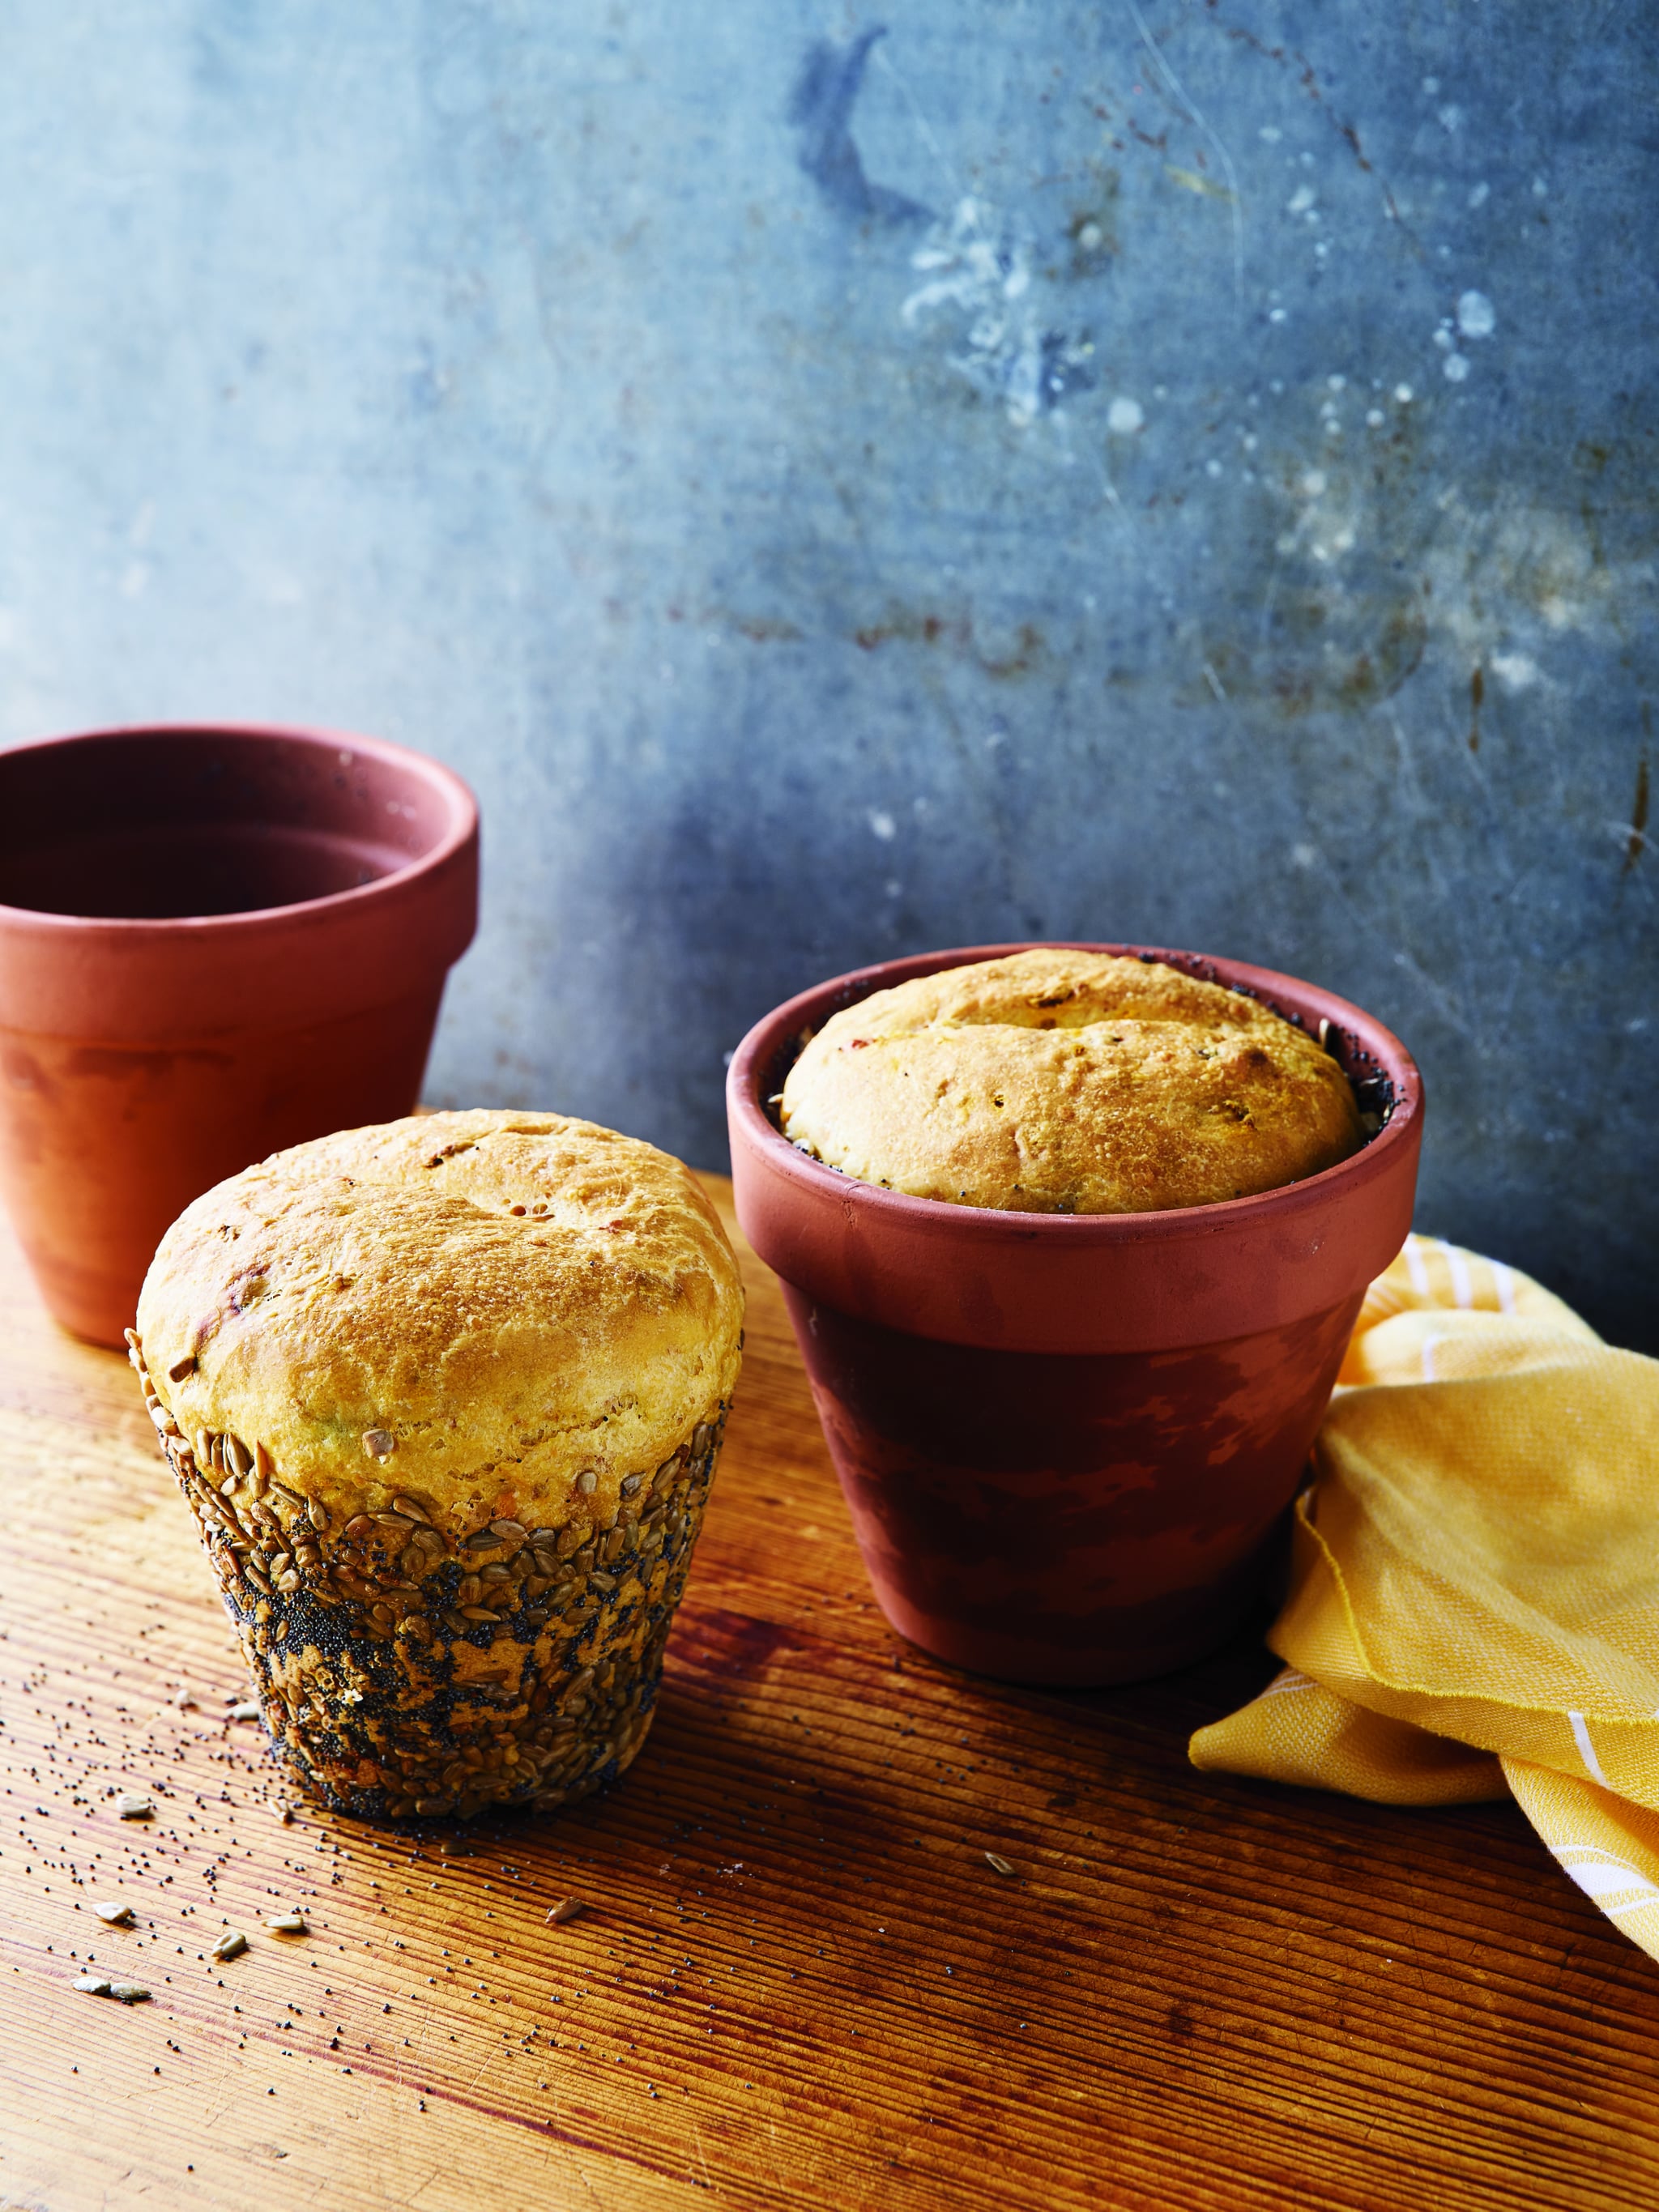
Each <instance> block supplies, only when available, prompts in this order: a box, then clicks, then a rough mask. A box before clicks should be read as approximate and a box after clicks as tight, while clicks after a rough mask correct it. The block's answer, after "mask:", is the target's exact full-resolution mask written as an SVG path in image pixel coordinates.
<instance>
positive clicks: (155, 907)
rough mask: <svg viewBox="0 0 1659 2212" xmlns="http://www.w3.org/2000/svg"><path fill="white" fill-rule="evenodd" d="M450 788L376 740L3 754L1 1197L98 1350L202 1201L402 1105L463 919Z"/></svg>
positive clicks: (303, 733) (472, 810)
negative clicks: (281, 1155) (165, 1245)
mask: <svg viewBox="0 0 1659 2212" xmlns="http://www.w3.org/2000/svg"><path fill="white" fill-rule="evenodd" d="M477 878H478V816H477V806H476V805H474V803H473V799H472V795H471V793H470V792H469V791H468V790H467V788H466V787H465V784H464V783H462V781H460V779H459V777H458V776H456V775H452V774H451V773H450V771H449V770H448V769H446V768H441V767H440V766H439V764H438V763H436V762H435V761H431V760H427V759H425V758H423V757H422V756H421V755H420V754H418V753H411V752H406V751H404V750H403V748H402V747H401V746H398V745H391V744H384V743H382V742H381V741H380V740H379V739H376V738H360V737H347V736H343V735H340V734H338V733H337V732H330V731H321V730H297V729H256V728H240V727H235V726H228V727H220V726H215V727H212V728H207V727H192V726H184V727H180V726H168V727H167V728H158V729H131V730H100V731H95V732H90V733H89V734H87V735H85V736H77V737H64V738H48V739H46V741H45V742H44V743H41V744H28V745H22V746H19V747H17V748H16V749H15V750H11V751H9V752H5V753H0V1188H3V1192H4V1196H5V1200H6V1202H7V1204H8V1206H9V1208H10V1211H11V1215H12V1218H13V1221H14V1222H15V1225H16V1228H17V1232H18V1236H19V1237H20V1239H21V1243H22V1245H23V1249H24V1251H25V1252H26V1254H27V1257H28V1261H29V1264H30V1266H31V1267H32V1268H33V1272H34V1276H35V1279H36V1281H37V1282H38V1283H39V1284H40V1290H41V1292H42V1294H43V1296H44V1297H45V1298H46V1304H48V1305H49V1306H50V1307H51V1309H52V1312H53V1313H54V1314H55V1315H56V1316H57V1317H58V1320H59V1321H60V1322H63V1324H64V1327H65V1328H70V1329H73V1330H74V1331H75V1332H76V1334H77V1335H79V1336H86V1337H90V1338H91V1339H92V1340H94V1342H96V1343H100V1344H116V1345H118V1344H119V1343H120V1342H121V1340H122V1335H121V1332H122V1330H123V1328H125V1326H126V1325H127V1323H128V1322H131V1319H132V1317H133V1311H134V1309H135V1306H136V1304H137V1297H138V1286H139V1285H140V1283H141V1282H142V1281H143V1276H144V1270H145V1268H146V1267H148V1266H149V1261H150V1256H151V1255H152V1253H153V1252H154V1251H155V1246H156V1243H157V1242H158V1240H159V1239H160V1237H161V1232H162V1231H163V1230H164V1229H165V1228H166V1227H167V1224H168V1223H169V1222H170V1221H172V1220H173V1218H175V1216H176V1215H178V1214H179V1213H180V1212H183V1210H184V1208H185V1206H187V1205H188V1204H189V1203H190V1201H191V1199H192V1198H195V1197H196V1196H197V1195H198V1194H199V1193H201V1192H202V1191H204V1190H206V1189H207V1188H209V1187H210V1185H211V1184H213V1183H216V1182H220V1181H221V1180H222V1178H223V1177H224V1176H228V1175H233V1174H234V1173H235V1171H236V1170H238V1169H239V1168H243V1167H246V1166H247V1165H248V1164H249V1163H250V1162H251V1161H253V1160H257V1159H262V1158H264V1156H265V1155H266V1154H267V1153H268V1152H277V1151H280V1150H281V1149H283V1147H284V1146H289V1145H295V1144H299V1143H301V1141H302V1140H303V1139H306V1138H308V1137H319V1136H323V1135H325V1134H326V1133H328V1132H329V1131H330V1130H331V1129H337V1128H347V1127H355V1126H357V1125H359V1124H362V1123H364V1122H369V1121H395V1120H396V1119H397V1118H398V1115H403V1114H406V1113H408V1112H409V1111H410V1108H411V1107H412V1106H413V1105H414V1103H415V1102H416V1095H417V1093H418V1091H419V1089H420V1084H421V1077H422V1071H423V1070H424V1068H425V1066H426V1056H427V1051H428V1047H429V1046H430V1044H431V1042H432V1031H433V1026H434V1024H435V1022H436V1019H437V1014H438V1002H439V1000H440V998H441V995H442V992H443V986H444V977H445V975H446V973H447V969H448V968H449V966H450V964H451V963H452V962H453V961H455V960H456V959H458V958H459V957H460V955H461V953H462V952H463V951H465V949H466V946H467V945H468V944H469V943H470V942H471V938H472V933H473V931H474V929H475V927H477Z"/></svg>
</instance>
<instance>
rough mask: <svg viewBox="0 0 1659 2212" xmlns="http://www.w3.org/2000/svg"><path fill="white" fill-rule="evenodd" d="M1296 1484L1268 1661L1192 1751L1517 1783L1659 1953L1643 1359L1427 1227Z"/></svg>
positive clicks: (1396, 1277)
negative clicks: (1278, 1670)
mask: <svg viewBox="0 0 1659 2212" xmlns="http://www.w3.org/2000/svg"><path fill="white" fill-rule="evenodd" d="M1314 1474H1315V1479H1314V1481H1313V1483H1312V1485H1311V1486H1310V1488H1309V1489H1308V1490H1307V1491H1306V1492H1304V1494H1303V1496H1302V1497H1301V1498H1300V1499H1298V1501H1297V1507H1296V1518H1295V1525H1294V1534H1293V1539H1292V1544H1293V1549H1292V1560H1291V1588H1290V1595H1289V1597H1288V1598H1287V1600H1286V1601H1285V1607H1284V1609H1283V1611H1282V1612H1281V1613H1280V1614H1279V1619H1278V1620H1276V1621H1275V1622H1274V1624H1273V1629H1272V1631H1271V1632H1270V1633H1269V1636H1268V1638H1267V1640H1268V1643H1269V1644H1270V1645H1271V1646H1272V1648H1273V1650H1274V1651H1275V1652H1277V1653H1278V1655H1279V1657H1280V1658H1281V1659H1283V1660H1284V1661H1285V1669H1284V1672H1283V1673H1282V1674H1279V1676H1278V1678H1277V1679H1276V1680H1274V1681H1273V1682H1271V1683H1270V1684H1269V1685H1268V1686H1267V1689H1266V1690H1264V1691H1263V1692H1262V1693H1261V1696H1260V1697H1259V1698H1256V1699H1254V1700H1253V1702H1252V1703H1251V1704H1249V1705H1246V1706H1245V1707H1244V1708H1243V1711H1239V1712H1237V1713H1234V1714H1232V1715H1231V1717H1229V1718H1228V1719H1226V1720H1223V1721H1218V1722H1216V1723H1214V1724H1213V1726H1212V1727H1210V1728H1206V1729H1200V1730H1199V1731H1198V1733H1197V1735H1194V1738H1193V1740H1192V1743H1191V1745H1190V1747H1189V1749H1190V1755H1191V1758H1192V1760H1193V1764H1194V1765H1195V1766H1200V1767H1210V1768H1225V1769H1230V1770H1231V1771H1233V1772H1235V1773H1242V1774H1255V1775H1261V1776H1265V1777H1267V1778H1268V1779H1270V1780H1273V1781H1277V1782H1295V1783H1301V1784H1304V1785H1307V1786H1310V1787H1312V1788H1316V1789H1326V1790H1346V1791H1347V1792H1348V1793H1349V1795H1351V1796H1357V1797H1370V1798H1375V1799H1377V1800H1379V1801H1381V1802H1383V1803H1385V1804H1395V1805H1447V1804H1455V1803H1462V1802H1468V1801H1470V1800H1472V1799H1475V1798H1482V1797H1501V1796H1504V1794H1505V1792H1506V1791H1508V1792H1510V1793H1512V1794H1513V1796H1514V1797H1515V1799H1516V1802H1517V1803H1518V1804H1519V1805H1520V1807H1521V1808H1522V1811H1523V1812H1524V1813H1525V1814H1526V1815H1527V1817H1528V1820H1530V1821H1531V1822H1532V1824H1533V1826H1534V1827H1535V1828H1536V1829H1537V1831H1538V1832H1539V1834H1540V1835H1541V1837H1542V1838H1543V1839H1544V1841H1545V1843H1546V1844H1547V1845H1548V1846H1549V1848H1550V1850H1552V1851H1553V1853H1554V1855H1555V1857H1556V1858H1557V1859H1558V1861H1559V1863H1560V1864H1561V1866H1562V1867H1563V1868H1564V1869H1565V1871H1566V1872H1567V1873H1568V1874H1570V1875H1571V1876H1572V1878H1573V1880H1574V1881H1576V1882H1577V1884H1578V1885H1579V1887H1580V1888H1582V1889H1583V1890H1584V1891H1585V1893H1587V1894H1588V1895H1589V1896H1590V1897H1591V1898H1593V1899H1595V1902H1596V1904H1597V1905H1600V1906H1601V1910H1602V1911H1604V1912H1605V1913H1606V1914H1607V1916H1608V1917H1609V1918H1610V1919H1611V1920H1612V1921H1613V1923H1614V1925H1615V1926H1617V1927H1619V1928H1622V1929H1624V1931H1625V1933H1626V1935H1627V1936H1631V1937H1632V1938H1633V1939H1634V1940H1635V1942H1638V1943H1639V1944H1641V1946H1642V1948H1644V1950H1645V1951H1647V1952H1649V1953H1650V1954H1651V1955H1652V1956H1653V1957H1655V1958H1659V1361H1655V1360H1652V1359H1644V1358H1642V1357H1641V1356H1640V1354H1638V1353H1637V1352H1616V1351H1614V1350H1613V1349H1612V1347H1611V1346H1607V1345H1605V1344H1603V1343H1602V1341H1601V1339H1600V1338H1599V1337H1598V1336H1597V1335H1596V1334H1595V1331H1594V1329H1592V1328H1589V1326H1588V1325H1587V1324H1586V1323H1585V1322H1582V1321H1580V1320H1579V1318H1578V1316H1577V1315H1576V1314H1575V1313H1573V1312H1572V1311H1571V1309H1570V1308H1569V1307H1567V1306H1565V1305H1564V1304H1562V1303H1561V1301H1560V1300H1559V1298H1556V1297H1552V1296H1551V1295H1550V1293H1549V1292H1548V1291H1546V1290H1543V1289H1542V1288H1541V1287H1540V1285H1538V1284H1536V1283H1534V1282H1532V1281H1530V1280H1529V1279H1528V1278H1527V1277H1526V1276H1524V1275H1522V1274H1521V1273H1518V1272H1517V1271H1516V1270H1515V1269H1513V1268H1509V1267H1503V1266H1502V1265H1500V1264H1499V1263H1498V1261H1493V1260H1484V1259H1482V1258H1480V1255H1478V1254H1476V1253H1473V1252H1466V1251H1463V1250H1461V1249H1459V1248H1458V1247H1457V1246H1455V1245H1452V1244H1446V1243H1441V1242H1439V1241H1437V1240H1436V1239H1433V1238H1430V1237H1409V1238H1408V1239H1407V1243H1406V1248H1405V1249H1404V1251H1403V1252H1402V1253H1401V1255H1400V1257H1399V1259H1397V1260H1396V1261H1395V1263H1394V1265H1393V1266H1392V1267H1390V1268H1389V1270H1388V1272H1387V1273H1385V1274H1383V1275H1381V1276H1379V1277H1378V1278H1377V1279H1376V1282H1375V1283H1373V1284H1372V1285H1371V1287H1370V1291H1369V1293H1368V1294H1367V1296H1366V1299H1365V1304H1364V1309H1363V1310H1362V1311H1361V1314H1360V1316H1359V1321H1358V1326H1357V1327H1356V1328H1355V1331H1354V1334H1353V1339H1352V1342H1351V1343H1350V1345H1349V1346H1348V1351H1347V1354H1346V1358H1345V1359H1344V1362H1343V1365H1342V1370H1341V1374H1340V1377H1339V1379H1338V1385H1337V1390H1336V1395H1335V1396H1334V1399H1333V1401H1332V1403H1331V1407H1330V1411H1329V1412H1328V1414H1327V1415H1326V1418H1325V1423H1324V1426H1323V1427H1322V1429H1321V1431H1320V1433H1319V1440H1318V1443H1317V1444H1316V1447H1315V1470H1314Z"/></svg>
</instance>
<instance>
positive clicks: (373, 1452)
mask: <svg viewBox="0 0 1659 2212" xmlns="http://www.w3.org/2000/svg"><path fill="white" fill-rule="evenodd" d="M363 1449H364V1450H365V1451H366V1452H367V1453H368V1455H369V1457H370V1458H371V1459H390V1458H391V1456H392V1453H393V1452H394V1451H396V1450H397V1449H398V1439H397V1437H394V1436H393V1435H392V1431H391V1430H390V1429H365V1430H364V1431H363Z"/></svg>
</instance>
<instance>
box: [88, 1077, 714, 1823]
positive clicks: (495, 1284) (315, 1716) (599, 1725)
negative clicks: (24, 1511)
mask: <svg viewBox="0 0 1659 2212" xmlns="http://www.w3.org/2000/svg"><path fill="white" fill-rule="evenodd" d="M742 1322H743V1292H742V1289H741V1285H740V1283H739V1280H738V1270H737V1263H736V1261H735V1260H734V1259H733V1257H732V1250H731V1248H730V1246H729V1244H728V1243H727V1242H726V1237H725V1234H724V1232H723V1231H722V1230H721V1228H720V1222H719V1219H718V1218H717V1217H716V1215H715V1214H714V1210H713V1208H712V1206H710V1205H709V1203H708V1199H707V1198H706V1197H705V1196H704V1194H703V1193H702V1189H701V1188H700V1187H699V1186H698V1184H697V1183H696V1180H695V1178H694V1177H693V1176H691V1175H690V1172H689V1171H688V1170H686V1169H684V1167H682V1166H681V1165H680V1164H679V1163H678V1161H677V1160H673V1159H671V1158H668V1157H667V1156H666V1155H665V1154H664V1153H662V1152H657V1151H655V1150H654V1149H653V1147H652V1146H649V1145H645V1144H641V1143H639V1142H638V1141H636V1140H635V1139H631V1138H628V1137H623V1136H619V1135H617V1134H616V1133H614V1132H612V1131H611V1130H607V1129H601V1128H598V1127H594V1126H593V1125H592V1123H589V1122H585V1121H568V1120H566V1119H564V1118H563V1117H562V1116H559V1115H537V1114H514V1113H507V1112H495V1111H476V1112H469V1113H447V1114H437V1115H428V1116H422V1117H419V1118H415V1119H411V1120H408V1121H398V1122H393V1123H391V1124H389V1125H387V1126H385V1127H373V1128H368V1129H358V1130H352V1131H349V1132H347V1133H344V1134H342V1135H339V1136H336V1137H331V1138H328V1139H322V1140H320V1141H319V1142H316V1143H313V1144H309V1145H302V1146H297V1147H295V1149H293V1150H292V1151H289V1152H282V1153H278V1154H277V1155H276V1156H275V1157H274V1158H271V1159H269V1160H266V1161H264V1163H262V1164H261V1165H259V1166H258V1167H256V1168H251V1169H249V1170H246V1172H245V1173H243V1174H241V1175H239V1176H232V1177H231V1178H230V1179H229V1180H228V1182H222V1183H221V1184H219V1185H218V1186H217V1187H216V1188H214V1189H213V1190H210V1191H209V1192H208V1193H207V1194H205V1195H204V1197H202V1198H200V1199H198V1200H197V1201H196V1202H195V1203H194V1204H193V1205H192V1206H190V1207H189V1208H187V1209H186V1211H185V1213H184V1214H183V1215H182V1216H181V1217H180V1218H179V1220H178V1221H177V1222H176V1223H175V1224H174V1225H173V1227H172V1228H171V1229H170V1230H169V1231H167V1235H166V1237H163V1239H162V1241H161V1247H160V1249H159V1250H158V1251H157V1253H156V1255H155V1261H154V1263H153V1265H152V1267H151V1268H150V1271H149V1276H148V1278H147V1279H146V1281H145V1284H144V1288H143V1296H142V1297H141V1299H140V1302H139V1309H138V1327H137V1330H136V1331H135V1332H134V1333H133V1338H132V1358H133V1362H134V1364H135V1366H137V1369H138V1371H139V1374H140V1376H141V1379H142V1381H143V1387H144V1391H145V1395H146V1400H147V1402H148V1403H149V1410H150V1413H151V1415H152V1418H153V1419H154V1420H155V1425H156V1427H157V1429H158V1431H159V1432H160V1435H161V1442H162V1446H163V1449H164V1450H165V1451H166V1454H167V1459H168V1461H169V1462H170V1464H171V1465H172V1467H173V1472H174V1474H176V1475H177V1477H178V1480H179V1484H180V1486H181V1487H182V1489H183V1490H184V1492H185V1497H186V1498H187V1499H188V1500H189V1502H190V1504H191V1509H192V1510H193V1511H194V1513H195V1516H196V1518H197V1525H198V1527H199V1529H200V1532H201V1534H202V1537H203V1541H204V1543H205V1544H206V1547H207V1550H208V1554H209V1557H210V1560H211V1561H212V1564H213V1567H214V1571H215V1573H216V1576H217V1577H218V1581H219V1585H220V1589H221V1591H222V1595H223V1597H224V1601H225V1605H226V1607H227V1610H228V1613H229V1614H230V1616H231V1619H232V1620H233V1621H234V1624H235V1626H236V1629H237V1632H238V1634H239V1635H240V1638H241V1641H242V1645H243V1649H244V1650H245V1652H246V1656H247V1659H248V1662H249V1665H250V1666H251V1668H252V1671H253V1674H254V1676H255V1680H256V1681H257V1684H258V1692H259V1699H260V1704H261V1708H262V1711H263V1713H264V1720H265V1723H266V1726H267V1728H268V1729H269V1731H270V1737H271V1740H272V1742H273V1743H274V1744H275V1746H276V1748H277V1750H278V1751H279V1752H280V1753H282V1754H283V1758H284V1759H286V1760H287V1762H288V1763H289V1766H290V1767H291V1768H292V1769H293V1771H294V1772H295V1775H296V1776H297V1777H298V1778H300V1779H301V1781H302V1782H304V1783H306V1784H308V1785H309V1786H311V1787H313V1788H314V1789H315V1790H318V1791H319V1794H320V1795H321V1796H323V1797H325V1799H326V1800H327V1802H329V1803H330V1804H331V1805H332V1806H334V1807H335V1808H337V1809H338V1810H340V1811H343V1812H346V1813H350V1814H356V1815H359V1816H361V1817H364V1818H368V1819H378V1818H392V1819H398V1818H403V1817H406V1816H409V1815H410V1814H422V1815H425V1814H457V1815H459V1817H461V1818H464V1819H465V1818H467V1817H470V1816H471V1815H472V1814H476V1813H477V1812H479V1811H481V1810H482V1809H483V1808H484V1807H486V1806H500V1805H512V1804H531V1805H534V1806H536V1807H538V1808H544V1809H547V1808H555V1807H557V1806H559V1805H563V1804H568V1803H569V1802H573V1801H574V1799H577V1798H580V1797H582V1796H586V1794H587V1793H588V1792H589V1791H591V1790H595V1789H597V1788H599V1786H600V1785H601V1784H605V1783H606V1782H609V1781H611V1779H613V1778H615V1777H616V1776H617V1775H618V1774H619V1773H620V1772H621V1771H623V1769H624V1768H625V1767H626V1766H627V1765H628V1764H629V1761H630V1759H632V1758H633V1757H634V1755H635V1753H636V1752H637V1750H638V1749H639V1747H640V1745H641V1742H642V1741H643V1740H644V1737H645V1735H646V1731H647V1729H648V1728H649V1726H650V1723H651V1718H652V1713H653V1707H654V1704H655V1700H656V1694H657V1686H658V1681H659V1677H660V1674H661V1670H662V1661H663V1650H664V1646H665V1644H666V1641H667V1638H668V1633H669V1630H670V1627H671V1623H672V1620H673V1614H674V1609H675V1607H676V1606H677V1605H678V1601H679V1597H680V1594H681V1591H682V1590H683V1589H684V1582H685V1575H686V1570H687V1567H688V1565H689V1564H690V1555H691V1550H692V1547H693V1545H694V1544H695V1542H696V1536H697V1532H698V1529H699V1528H700V1527H701V1524H702V1513H703V1507H704V1504H705V1501H706V1499H707V1497H708V1486H709V1483H710V1481H711V1480H712V1478H713V1475H714V1464H715V1460H716V1456H717V1455H718V1452H719V1448H720V1437H721V1433H722V1431H723V1427H724V1424H725V1420H726V1413H727V1410H728V1408H729V1407H730V1405H731V1401H732V1388H733V1386H734V1384H735V1382H736V1379H737V1373H738V1359H739V1350H740V1342H741V1334H742Z"/></svg>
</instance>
